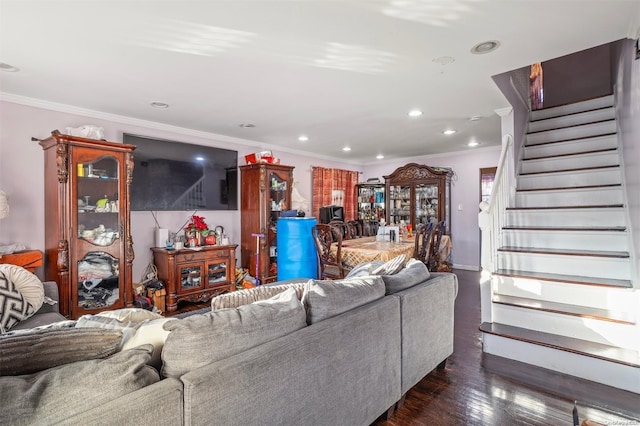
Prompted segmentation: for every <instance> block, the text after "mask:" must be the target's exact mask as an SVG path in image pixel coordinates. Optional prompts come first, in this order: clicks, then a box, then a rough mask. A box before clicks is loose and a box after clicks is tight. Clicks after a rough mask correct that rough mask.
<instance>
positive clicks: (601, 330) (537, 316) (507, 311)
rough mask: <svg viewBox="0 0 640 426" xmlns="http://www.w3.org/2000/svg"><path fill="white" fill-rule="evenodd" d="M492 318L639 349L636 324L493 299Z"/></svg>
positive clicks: (554, 332) (509, 323)
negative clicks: (561, 312) (506, 303)
mask: <svg viewBox="0 0 640 426" xmlns="http://www.w3.org/2000/svg"><path fill="white" fill-rule="evenodd" d="M492 309H493V322H497V323H500V324H505V325H511V326H514V327H521V328H527V329H529V330H536V331H542V332H544V333H551V334H557V335H560V336H565V337H573V338H575V339H581V340H587V341H589V342H596V343H602V344H603V345H612V346H617V347H620V348H626V349H634V350H637V349H640V336H636V335H634V332H635V328H636V326H635V325H633V324H621V323H616V322H612V321H602V320H597V319H593V318H586V317H579V316H575V315H565V314H559V313H553V312H545V311H540V310H536V309H527V308H520V307H517V306H509V305H503V304H500V303H495V302H494V303H493V308H492ZM594 330H598V332H597V333H596V332H594Z"/></svg>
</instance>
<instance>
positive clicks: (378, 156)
mask: <svg viewBox="0 0 640 426" xmlns="http://www.w3.org/2000/svg"><path fill="white" fill-rule="evenodd" d="M376 158H377V159H378V160H382V159H383V158H384V155H382V154H378V155H376Z"/></svg>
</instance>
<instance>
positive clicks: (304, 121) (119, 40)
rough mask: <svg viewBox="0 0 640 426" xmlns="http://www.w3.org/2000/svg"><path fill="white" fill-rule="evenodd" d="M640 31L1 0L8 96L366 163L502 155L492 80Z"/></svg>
mask: <svg viewBox="0 0 640 426" xmlns="http://www.w3.org/2000/svg"><path fill="white" fill-rule="evenodd" d="M639 24H640V1H638V0H628V1H618V0H601V1H586V0H582V1H580V0H571V1H562V0H556V1H545V0H538V1H527V0H521V1H516V0H508V1H507V0H505V1H495V0H485V1H483V0H468V1H464V0H449V1H445V0H388V1H355V0H351V1H350V0H343V1H339V0H332V1H329V0H325V1H312V0H289V1H283V0H281V1H268V0H265V1H244V0H233V1H232V0H228V1H198V2H195V1H162V2H159V1H124V0H119V1H92V0H85V1H82V2H81V1H57V0H50V1H30V0H16V1H14V0H11V1H9V0H0V28H1V29H0V61H1V62H3V63H7V64H10V65H13V66H15V67H17V68H19V70H20V71H19V72H5V71H3V72H0V92H1V94H2V96H3V97H4V98H5V99H9V100H14V101H15V100H20V99H22V97H25V98H35V99H39V100H42V101H47V102H53V103H58V104H65V105H73V106H76V107H81V108H86V109H90V110H95V111H100V112H104V113H109V114H116V115H121V116H127V117H133V118H136V119H141V120H148V121H152V122H158V123H163V124H168V125H173V126H179V127H183V128H187V129H192V130H197V131H202V132H208V133H211V134H217V135H224V136H226V137H231V138H239V139H243V140H249V141H255V142H258V143H259V144H266V146H269V147H271V148H272V149H273V150H274V154H276V155H277V150H278V149H282V150H284V151H289V152H296V151H307V152H311V153H313V154H314V155H317V156H321V157H329V158H340V159H341V160H345V161H348V162H353V163H356V164H358V163H359V164H370V163H372V162H375V161H376V159H375V156H376V154H383V155H384V156H385V158H386V159H393V158H400V157H409V156H416V155H428V154H437V153H443V152H450V151H459V150H466V149H470V148H468V147H466V143H467V142H469V140H470V139H476V140H477V141H478V142H479V143H480V145H479V147H486V146H490V145H498V144H499V141H500V120H499V117H498V116H497V115H496V114H495V110H497V109H500V108H504V107H508V106H509V105H508V103H507V101H506V99H505V98H504V97H503V96H502V94H501V93H500V92H499V90H498V89H497V87H496V86H495V84H494V83H493V80H492V79H491V76H493V75H497V74H501V73H504V72H507V71H511V70H514V69H517V68H521V67H524V66H527V65H529V64H531V63H534V62H538V61H544V60H548V59H552V58H556V57H560V56H563V55H566V54H569V53H573V52H577V51H580V50H584V49H587V48H590V47H594V46H598V45H601V44H605V43H608V42H611V41H615V40H619V39H621V38H625V37H630V38H637V36H638V25H639ZM487 40H498V41H499V42H500V43H501V46H500V48H499V49H498V50H496V51H495V52H493V53H490V54H485V55H473V54H471V53H470V49H471V48H472V47H473V46H474V45H475V44H477V43H479V42H483V41H487ZM442 57H451V58H453V59H454V61H453V62H451V63H449V64H442V63H440V62H441V60H436V61H434V60H435V59H437V58H442ZM30 101H32V100H30ZM152 101H160V102H166V103H168V104H169V105H170V107H169V108H168V109H155V108H152V107H150V105H149V104H150V102H152ZM413 108H418V109H421V110H422V111H424V114H423V115H422V116H421V117H418V118H411V117H408V115H407V113H408V112H409V110H411V109H413ZM472 116H479V117H482V119H481V120H479V121H470V120H469V118H470V117H472ZM242 123H251V124H254V125H255V127H253V128H243V127H241V126H240V124H242ZM79 124H91V123H79ZM446 128H453V129H456V130H457V131H458V133H456V134H455V135H453V136H444V135H443V134H442V131H443V130H445V129H446ZM301 134H305V135H307V136H308V137H309V141H307V142H299V141H298V136H299V135H301ZM344 146H350V147H351V148H352V149H351V151H350V152H348V153H345V152H343V151H342V148H343V147H344Z"/></svg>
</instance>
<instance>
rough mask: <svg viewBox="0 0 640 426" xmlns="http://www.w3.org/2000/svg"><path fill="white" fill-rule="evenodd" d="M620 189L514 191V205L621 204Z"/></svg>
mask: <svg viewBox="0 0 640 426" xmlns="http://www.w3.org/2000/svg"><path fill="white" fill-rule="evenodd" d="M622 200H623V197H622V189H621V188H620V187H614V188H589V189H580V190H556V191H553V190H549V191H535V192H526V191H525V192H516V205H515V206H514V207H557V206H594V205H596V206H602V205H612V204H622Z"/></svg>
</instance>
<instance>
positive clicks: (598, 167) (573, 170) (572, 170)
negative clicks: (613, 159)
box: [520, 164, 620, 176]
mask: <svg viewBox="0 0 640 426" xmlns="http://www.w3.org/2000/svg"><path fill="white" fill-rule="evenodd" d="M616 168H618V169H619V168H620V165H618V164H613V165H609V166H592V167H576V168H573V169H558V170H544V171H540V172H527V173H520V176H532V175H544V174H551V173H570V172H585V171H589V170H603V169H616Z"/></svg>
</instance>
